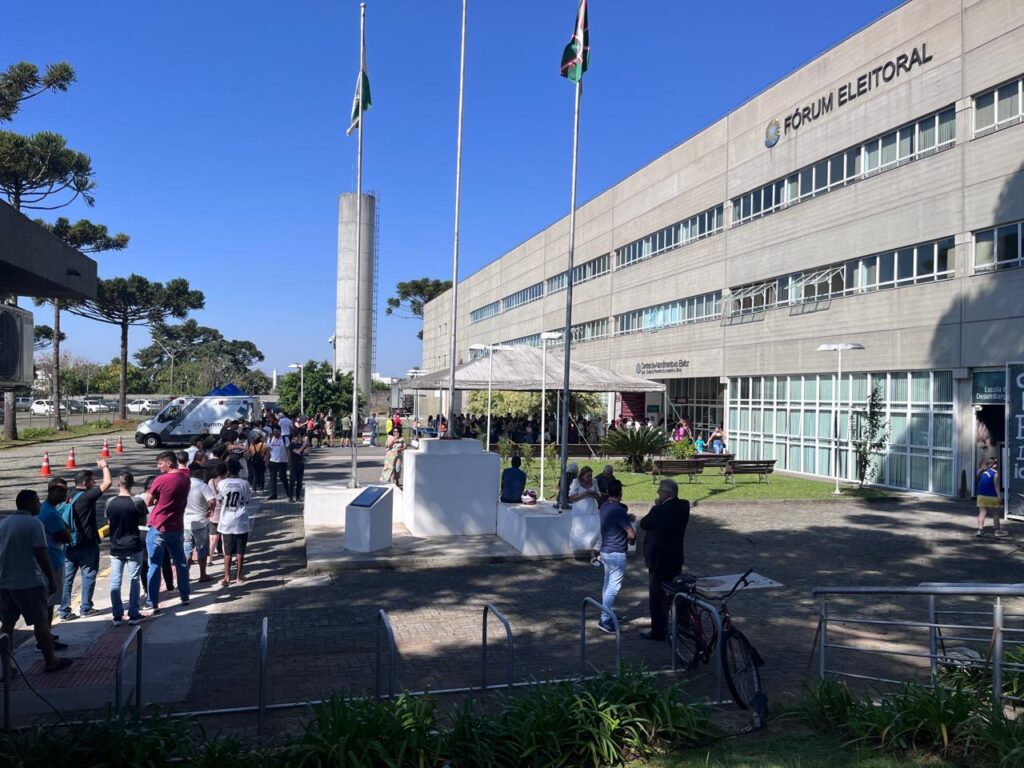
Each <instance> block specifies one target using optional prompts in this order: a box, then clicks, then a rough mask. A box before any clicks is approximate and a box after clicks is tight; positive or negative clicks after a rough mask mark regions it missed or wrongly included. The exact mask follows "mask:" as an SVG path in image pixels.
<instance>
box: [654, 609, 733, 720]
mask: <svg viewBox="0 0 1024 768" xmlns="http://www.w3.org/2000/svg"><path fill="white" fill-rule="evenodd" d="M680 600H686V601H687V602H688V603H691V602H692V603H693V604H694V605H696V606H697V607H698V608H704V609H705V610H706V611H707V612H708V613H709V614H710V615H711V619H712V621H713V622H714V623H715V637H716V638H718V640H717V641H718V642H719V643H722V642H725V638H724V637H723V636H722V617H721V616H720V615H719V613H718V609H717V608H716V607H715V606H713V605H711V604H710V603H707V602H705V601H703V600H701V599H699V598H698V597H696V596H695V595H689V594H687V593H686V592H676V593H675V594H673V595H672V607H671V608H670V609H669V620H668V625H669V627H670V629H669V644H670V645H671V646H672V671H673V672H676V671H678V669H679V654H678V653H677V652H676V649H677V643H678V642H679V635H678V633H677V631H676V627H677V626H679V625H678V624H677V621H678V617H679V601H680ZM711 655H712V656H713V657H714V660H713V661H712V663H713V664H714V667H715V703H718V704H725V703H728V702H726V701H725V700H724V699H723V698H722V696H723V693H724V691H723V686H722V682H723V680H722V658H723V657H722V654H721V653H719V652H718V649H717V648H715V649H713V650H712V653H711Z"/></svg>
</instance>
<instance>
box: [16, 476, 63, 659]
mask: <svg viewBox="0 0 1024 768" xmlns="http://www.w3.org/2000/svg"><path fill="white" fill-rule="evenodd" d="M14 504H15V506H16V507H17V512H16V513H15V514H13V515H7V516H6V517H4V518H3V519H2V520H0V632H2V633H3V634H5V635H7V637H9V638H10V639H11V643H12V647H13V642H14V628H15V625H16V624H17V622H18V619H19V618H23V619H25V624H27V625H28V626H30V627H32V629H33V631H34V632H35V636H36V643H37V644H38V646H39V650H41V651H42V652H43V657H44V658H45V659H46V671H47V672H57V671H59V670H61V669H66V668H67V667H69V666H71V659H62V658H59V657H58V656H57V655H56V654H55V653H54V650H53V636H52V635H51V634H50V622H49V621H47V620H46V615H47V614H48V613H49V611H50V609H49V608H48V607H47V605H46V603H47V600H46V598H47V595H49V594H52V593H54V592H56V591H57V589H58V588H59V585H58V584H57V580H56V578H54V575H53V568H52V567H51V565H50V557H49V555H48V554H47V551H46V529H44V528H43V524H42V523H40V522H39V521H38V520H37V519H36V518H35V516H36V515H37V514H38V513H39V506H40V505H39V494H38V493H36V492H35V491H32V490H27V489H26V490H23V491H19V492H18V495H17V497H16V498H15V500H14Z"/></svg>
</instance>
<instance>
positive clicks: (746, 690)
mask: <svg viewBox="0 0 1024 768" xmlns="http://www.w3.org/2000/svg"><path fill="white" fill-rule="evenodd" d="M719 653H720V654H721V663H722V674H723V675H724V676H725V683H726V685H728V686H729V691H730V692H731V693H732V700H733V701H734V702H735V703H736V706H737V707H739V708H740V709H750V708H751V707H752V706H754V697H755V696H757V695H758V694H759V693H760V692H761V673H760V672H758V670H757V668H758V667H760V666H761V665H763V664H764V660H763V659H762V658H761V656H760V654H758V652H757V651H756V650H755V649H754V646H752V645H751V644H750V641H749V640H747V638H746V637H744V635H743V633H742V632H740V631H739V630H738V629H735V628H732V627H730V628H729V629H728V631H726V633H725V642H723V643H722V644H721V646H720V647H719Z"/></svg>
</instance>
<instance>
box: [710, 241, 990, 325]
mask: <svg viewBox="0 0 1024 768" xmlns="http://www.w3.org/2000/svg"><path fill="white" fill-rule="evenodd" d="M976 250H977V249H976ZM955 268H956V265H955V263H954V261H953V238H952V237H947V238H943V239H942V240H935V241H933V242H930V243H919V244H918V245H910V246H906V247H905V248H898V249H896V250H892V251H885V252H883V253H874V254H871V255H870V256H863V257H861V258H859V259H851V260H850V261H845V262H841V263H838V264H830V265H828V266H826V267H822V268H819V269H815V270H812V271H809V272H793V273H791V274H788V275H782V276H781V277H778V278H775V279H772V280H762V281H760V282H757V283H751V284H748V285H741V286H738V287H736V288H733V289H731V290H730V295H729V298H728V310H727V315H728V316H729V317H734V316H736V315H749V314H753V313H755V312H763V311H765V310H769V309H774V308H775V307H782V306H792V305H795V304H808V303H813V302H821V301H828V300H830V299H834V298H838V297H840V296H849V295H852V294H856V293H869V292H871V291H879V290H884V289H888V288H896V287H899V286H903V285H913V284H916V283H930V282H934V281H936V280H946V279H949V278H951V277H952V276H953V272H954V270H955Z"/></svg>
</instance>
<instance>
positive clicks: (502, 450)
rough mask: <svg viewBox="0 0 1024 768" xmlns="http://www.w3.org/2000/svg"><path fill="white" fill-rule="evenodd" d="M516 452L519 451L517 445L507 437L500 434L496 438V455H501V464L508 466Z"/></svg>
mask: <svg viewBox="0 0 1024 768" xmlns="http://www.w3.org/2000/svg"><path fill="white" fill-rule="evenodd" d="M517 453H519V446H518V445H516V444H515V443H513V442H512V441H511V440H510V439H509V438H508V437H505V436H504V435H502V436H501V437H499V438H498V455H499V456H500V457H501V466H503V467H507V466H509V465H510V464H511V463H512V457H513V456H515V455H516V454H517Z"/></svg>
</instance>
